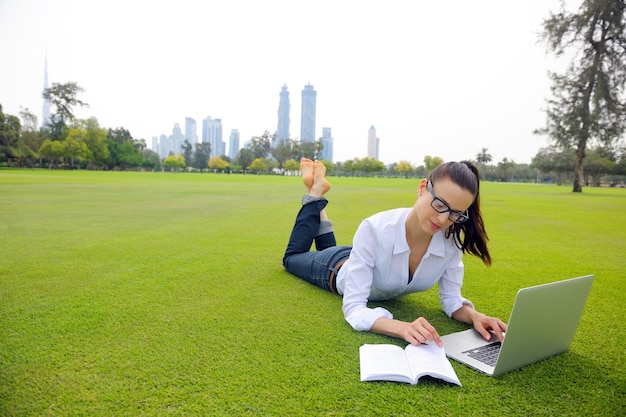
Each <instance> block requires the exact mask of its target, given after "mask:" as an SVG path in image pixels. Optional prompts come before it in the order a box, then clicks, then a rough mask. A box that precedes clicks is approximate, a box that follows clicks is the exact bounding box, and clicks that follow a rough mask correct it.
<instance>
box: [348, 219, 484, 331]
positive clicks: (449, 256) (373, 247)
mask: <svg viewBox="0 0 626 417" xmlns="http://www.w3.org/2000/svg"><path fill="white" fill-rule="evenodd" d="M411 210H412V209H411V208H400V209H394V210H389V211H384V212H381V213H377V214H374V215H373V216H371V217H368V218H367V219H365V220H363V222H362V223H361V225H360V226H359V228H358V229H357V231H356V233H355V235H354V241H353V244H352V251H351V253H350V258H349V259H348V261H347V262H346V263H345V264H344V265H343V266H342V267H341V269H340V270H339V273H338V274H337V291H338V292H339V293H340V294H342V295H343V314H344V317H345V319H346V321H347V322H348V323H349V324H350V325H351V326H352V327H353V328H354V329H356V330H360V331H368V330H370V328H371V327H372V325H373V324H374V322H375V321H376V320H378V319H379V318H380V317H387V318H390V319H391V318H393V315H392V314H391V313H390V312H389V311H388V310H386V309H384V308H382V307H377V308H373V309H372V308H368V307H367V302H368V300H371V301H379V300H389V299H391V298H395V297H399V296H401V295H405V294H410V293H413V292H418V291H425V290H427V289H429V288H431V287H433V286H434V285H435V284H439V299H440V301H441V305H442V308H443V311H444V312H445V313H446V314H447V315H448V316H451V315H452V313H453V312H455V311H456V310H458V309H459V308H461V307H462V306H463V304H468V305H469V306H470V307H472V308H473V307H474V306H473V304H472V303H471V302H470V301H469V300H467V299H465V298H463V297H462V296H461V287H462V285H463V270H464V266H463V252H462V251H461V250H460V249H459V248H458V247H457V246H456V245H455V243H454V238H453V237H452V236H450V238H448V239H446V238H445V231H439V232H437V233H435V234H434V235H433V237H432V239H431V241H430V244H429V245H428V249H427V250H426V253H425V254H424V257H423V258H422V260H421V262H420V263H419V265H418V267H417V269H416V270H415V273H414V274H413V278H412V279H411V281H410V282H409V254H410V252H411V250H410V249H409V245H408V243H407V240H406V227H405V222H406V218H407V216H408V214H409V212H410V211H411ZM416 318H417V317H416Z"/></svg>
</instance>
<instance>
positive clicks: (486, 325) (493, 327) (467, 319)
mask: <svg viewBox="0 0 626 417" xmlns="http://www.w3.org/2000/svg"><path fill="white" fill-rule="evenodd" d="M452 317H453V318H455V319H456V320H458V321H462V322H464V323H469V324H472V325H473V326H474V329H476V331H477V332H478V333H480V334H481V335H482V337H484V338H485V340H491V337H492V334H491V332H493V333H495V335H496V336H497V337H498V340H499V341H500V342H502V341H503V340H504V335H503V333H502V332H505V331H506V323H504V322H503V321H502V320H500V319H499V318H497V317H489V316H487V315H485V314H483V313H480V312H478V311H476V310H474V309H473V308H471V307H470V306H468V305H467V304H465V305H463V307H461V308H459V309H458V310H457V311H455V312H454V313H452Z"/></svg>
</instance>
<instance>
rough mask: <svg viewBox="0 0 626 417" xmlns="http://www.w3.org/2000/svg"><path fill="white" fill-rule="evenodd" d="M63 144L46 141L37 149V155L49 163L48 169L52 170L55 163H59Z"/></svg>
mask: <svg viewBox="0 0 626 417" xmlns="http://www.w3.org/2000/svg"><path fill="white" fill-rule="evenodd" d="M63 151H64V150H63V143H62V142H60V141H58V140H55V141H52V140H50V139H46V140H44V141H43V143H42V144H41V148H39V155H40V156H41V157H42V158H45V159H47V160H48V161H49V164H48V169H50V168H52V165H53V164H54V162H55V161H57V163H58V161H60V159H61V158H62V157H63Z"/></svg>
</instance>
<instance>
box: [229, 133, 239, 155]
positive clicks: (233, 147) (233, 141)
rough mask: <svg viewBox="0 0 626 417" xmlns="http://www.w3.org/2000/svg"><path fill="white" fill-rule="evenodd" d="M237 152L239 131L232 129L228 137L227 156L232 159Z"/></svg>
mask: <svg viewBox="0 0 626 417" xmlns="http://www.w3.org/2000/svg"><path fill="white" fill-rule="evenodd" d="M237 154H239V131H238V130H237V129H232V130H231V131H230V138H229V139H228V156H229V158H230V159H234V158H235V157H237Z"/></svg>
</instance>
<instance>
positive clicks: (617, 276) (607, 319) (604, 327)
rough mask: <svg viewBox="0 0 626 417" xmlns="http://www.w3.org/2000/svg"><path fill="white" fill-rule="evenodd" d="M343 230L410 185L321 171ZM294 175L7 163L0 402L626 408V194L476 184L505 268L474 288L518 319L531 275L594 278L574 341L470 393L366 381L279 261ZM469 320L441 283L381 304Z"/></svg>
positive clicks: (332, 300)
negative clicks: (443, 303)
mask: <svg viewBox="0 0 626 417" xmlns="http://www.w3.org/2000/svg"><path fill="white" fill-rule="evenodd" d="M330 180H331V183H332V184H333V189H332V190H331V191H330V193H329V194H328V198H329V200H330V204H329V206H328V208H327V211H328V213H329V215H330V217H331V218H332V219H333V220H334V222H335V232H336V234H337V239H338V243H339V244H350V243H351V239H352V234H353V233H354V231H355V230H356V228H357V226H358V224H359V222H360V221H361V220H362V219H363V218H364V217H366V216H368V215H370V214H373V213H375V212H377V211H381V210H385V209H389V208H394V207H401V206H410V205H412V204H413V202H414V198H415V195H416V192H415V189H416V187H417V180H405V179H364V178H330ZM302 192H303V186H302V185H301V183H300V179H299V178H294V177H278V176H254V175H248V176H240V175H233V176H229V175H215V174H171V173H119V172H86V171H71V172H70V171H48V170H34V171H31V170H8V169H3V170H0V415H1V416H45V415H59V416H74V415H85V416H126V415H128V416H135V415H137V416H156V415H212V416H221V415H235V416H242V415H254V416H261V415H268V416H283V415H289V416H300V415H302V416H305V415H306V416H308V415H336V416H339V415H341V416H343V415H352V416H374V415H384V416H403V415H422V416H440V415H441V416H455V415H462V416H486V415H542V416H582V415H585V416H600V415H606V416H612V415H614V416H623V415H626V355H625V352H624V350H625V343H624V341H625V340H626V326H625V325H624V317H625V316H626V309H625V307H624V295H626V279H625V278H626V277H625V273H626V221H625V220H626V190H624V189H608V188H602V189H598V188H585V189H584V192H583V193H582V194H574V193H572V192H571V187H570V186H562V187H557V186H547V185H523V184H492V183H485V184H483V186H482V202H483V208H484V215H485V220H486V224H487V227H488V232H489V236H490V238H491V246H490V248H491V251H492V255H493V258H494V265H493V266H492V267H491V268H486V267H484V266H483V265H482V264H481V263H480V262H479V261H478V260H476V259H474V258H467V259H466V279H465V286H464V293H463V294H464V296H466V297H467V298H469V299H471V300H472V301H473V302H474V303H475V304H476V306H477V307H478V308H479V309H480V310H482V311H484V312H486V313H490V314H493V315H497V316H500V317H501V318H503V319H504V320H506V319H508V315H509V313H510V310H511V307H512V303H513V300H514V298H515V293H516V292H517V290H518V289H519V288H520V287H524V286H529V285H535V284H540V283H545V282H549V281H552V280H559V279H566V278H571V277H575V276H580V275H585V274H588V273H593V274H595V275H596V280H595V282H594V285H593V288H592V291H591V295H590V298H589V300H588V302H587V305H586V308H585V311H584V313H583V317H582V319H581V323H580V326H579V328H578V332H577V334H576V337H575V338H574V342H573V344H572V346H571V349H570V350H569V351H567V352H566V353H564V354H561V355H559V356H556V357H553V358H551V359H549V360H546V361H542V362H540V363H537V364H533V365H530V366H527V367H525V368H523V369H521V370H518V371H515V372H512V373H509V374H506V375H504V376H502V377H498V378H489V377H487V376H484V375H482V374H479V373H477V372H475V371H473V370H471V369H469V368H466V367H464V366H463V365H460V364H458V363H456V362H453V363H452V364H453V367H454V368H455V370H456V372H457V374H458V376H459V378H460V380H461V382H462V383H463V387H453V386H448V385H445V384H443V383H441V382H439V381H436V380H429V379H426V380H423V381H421V382H420V384H418V385H416V386H411V385H406V384H399V383H389V382H375V383H362V382H360V381H359V346H360V345H362V344H364V343H396V344H398V345H401V346H404V345H405V343H404V342H403V341H402V340H396V339H391V338H387V337H384V336H379V335H375V334H370V333H359V332H356V331H354V330H353V329H352V328H351V327H350V326H349V325H348V324H347V323H346V322H345V321H344V319H343V315H342V313H341V299H340V298H339V297H337V296H333V295H332V294H330V293H327V292H324V291H322V290H320V289H318V288H315V287H313V286H311V285H310V284H307V283H305V282H303V281H300V280H298V279H297V278H294V277H292V276H290V275H289V274H288V273H286V272H285V271H284V269H283V267H282V264H281V258H282V253H283V250H284V247H285V245H286V242H287V239H288V236H289V232H290V229H291V226H292V225H293V220H294V217H295V214H296V211H297V210H298V208H299V205H300V197H301V194H302ZM381 305H384V306H385V307H386V308H388V309H389V310H391V311H392V312H393V313H394V314H395V316H396V317H397V318H399V319H404V320H413V319H414V318H416V317H418V316H420V315H423V316H425V317H427V318H428V319H429V320H430V321H431V323H433V324H434V325H435V327H437V329H438V331H439V332H440V333H441V334H446V333H449V332H452V331H457V330H461V329H464V328H466V326H465V325H463V324H460V323H457V322H455V321H453V320H450V319H448V318H447V317H446V316H445V315H444V314H443V313H442V312H441V310H440V306H439V301H438V297H437V291H436V289H432V290H430V291H427V292H424V293H418V294H412V295H410V296H406V297H403V298H400V299H397V300H394V301H390V302H386V303H382V304H381Z"/></svg>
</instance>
